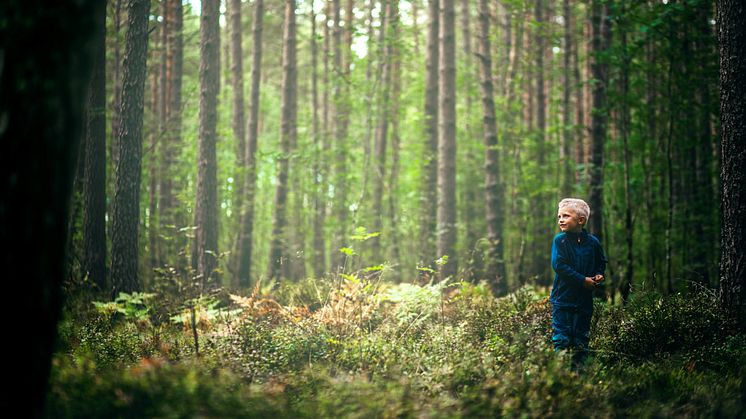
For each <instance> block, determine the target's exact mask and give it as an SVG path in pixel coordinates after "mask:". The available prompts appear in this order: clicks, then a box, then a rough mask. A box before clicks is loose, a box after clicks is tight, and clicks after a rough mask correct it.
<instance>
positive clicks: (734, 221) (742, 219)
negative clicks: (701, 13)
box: [717, 0, 746, 310]
mask: <svg viewBox="0 0 746 419" xmlns="http://www.w3.org/2000/svg"><path fill="white" fill-rule="evenodd" d="M717 21H718V24H719V30H718V42H719V44H720V124H721V145H722V152H723V162H722V169H721V172H720V178H721V181H722V217H723V221H722V228H721V239H720V243H721V256H720V292H721V298H722V303H723V305H724V306H725V307H727V308H729V309H734V310H736V309H738V310H743V307H744V305H745V304H746V285H745V284H744V281H745V280H746V257H745V256H744V255H745V254H746V94H744V88H745V87H746V55H744V51H746V26H744V24H743V22H745V21H746V9H744V7H743V3H741V2H739V1H731V0H721V1H719V2H718V11H717Z"/></svg>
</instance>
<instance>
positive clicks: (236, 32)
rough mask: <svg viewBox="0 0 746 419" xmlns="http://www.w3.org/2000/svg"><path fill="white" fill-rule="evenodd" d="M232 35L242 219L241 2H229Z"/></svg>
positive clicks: (236, 201)
mask: <svg viewBox="0 0 746 419" xmlns="http://www.w3.org/2000/svg"><path fill="white" fill-rule="evenodd" d="M229 2H230V7H229V12H230V16H229V20H230V33H231V42H230V48H231V69H230V70H231V85H232V87H233V126H232V128H233V137H234V138H235V139H236V173H235V175H234V176H233V184H234V185H235V194H234V196H233V199H234V205H233V208H235V210H236V214H237V215H238V216H239V217H240V213H241V207H242V205H243V198H244V176H243V174H244V171H245V170H246V122H245V119H246V118H245V117H244V98H243V45H242V43H241V39H242V34H243V30H242V29H241V27H242V25H241V0H229Z"/></svg>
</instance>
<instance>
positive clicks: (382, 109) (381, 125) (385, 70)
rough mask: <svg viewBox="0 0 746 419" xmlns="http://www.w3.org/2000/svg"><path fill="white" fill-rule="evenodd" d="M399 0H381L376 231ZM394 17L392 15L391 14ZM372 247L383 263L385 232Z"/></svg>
mask: <svg viewBox="0 0 746 419" xmlns="http://www.w3.org/2000/svg"><path fill="white" fill-rule="evenodd" d="M395 1H396V0H389V1H386V0H382V1H381V4H382V6H383V7H385V8H386V11H385V12H384V14H383V15H382V16H381V29H380V30H381V37H380V42H381V43H382V45H381V47H382V50H383V52H382V54H381V56H380V57H379V60H380V62H381V85H382V86H381V93H380V94H381V96H380V98H379V101H378V109H379V112H378V125H377V126H376V137H375V144H374V150H373V156H374V165H373V170H374V172H373V231H374V232H378V233H383V216H384V214H383V194H384V189H385V183H386V146H387V143H388V129H389V119H390V116H391V115H390V109H389V97H390V94H391V66H392V61H391V52H392V42H393V40H392V39H391V31H390V29H389V27H388V25H386V23H387V22H386V20H387V16H389V13H391V11H392V10H391V5H392V3H394V2H395ZM389 20H390V17H389ZM371 248H372V251H373V260H374V261H375V262H376V263H380V262H381V260H382V256H381V236H380V235H379V236H378V237H374V238H373V239H372V243H371Z"/></svg>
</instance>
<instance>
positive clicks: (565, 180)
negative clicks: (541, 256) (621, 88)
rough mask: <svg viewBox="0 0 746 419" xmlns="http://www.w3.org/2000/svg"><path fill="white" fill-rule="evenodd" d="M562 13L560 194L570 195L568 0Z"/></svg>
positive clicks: (570, 134) (571, 131) (564, 1)
mask: <svg viewBox="0 0 746 419" xmlns="http://www.w3.org/2000/svg"><path fill="white" fill-rule="evenodd" d="M562 10H563V11H562V14H563V15H564V17H565V32H564V50H563V51H562V84H563V86H562V147H561V148H560V167H561V170H562V172H561V178H560V179H561V180H560V190H561V191H562V196H570V195H572V191H573V183H574V180H575V176H574V170H573V166H574V165H573V161H572V151H571V145H572V144H573V143H574V142H575V141H576V140H575V136H574V135H573V134H574V130H573V127H572V108H571V106H570V92H571V91H572V90H573V89H574V88H573V84H572V82H571V81H570V57H572V46H573V43H572V37H573V33H572V30H573V28H572V26H571V25H570V21H571V20H570V19H571V15H572V12H571V8H570V0H563V2H562Z"/></svg>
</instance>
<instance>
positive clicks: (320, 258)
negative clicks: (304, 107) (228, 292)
mask: <svg viewBox="0 0 746 419" xmlns="http://www.w3.org/2000/svg"><path fill="white" fill-rule="evenodd" d="M310 7H311V41H310V43H311V106H313V109H312V114H313V116H312V118H313V121H312V128H311V129H312V131H311V135H312V136H313V148H314V162H313V184H314V193H315V195H314V199H313V206H314V216H313V261H314V262H313V271H314V275H315V276H316V278H321V277H322V276H323V275H324V272H326V243H325V240H324V221H325V219H326V183H327V180H326V178H325V176H324V172H323V170H322V168H321V167H322V165H323V162H324V160H323V157H324V155H323V154H322V151H323V144H322V139H321V136H322V132H321V126H320V121H319V88H318V79H319V77H318V55H319V54H318V45H317V43H316V36H317V32H316V12H315V11H314V9H313V3H311V5H310Z"/></svg>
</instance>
